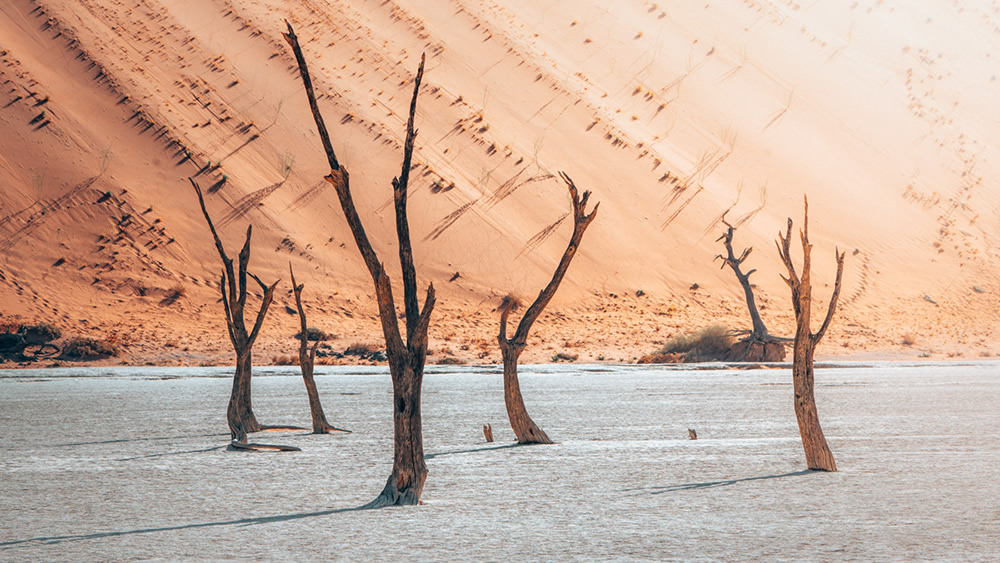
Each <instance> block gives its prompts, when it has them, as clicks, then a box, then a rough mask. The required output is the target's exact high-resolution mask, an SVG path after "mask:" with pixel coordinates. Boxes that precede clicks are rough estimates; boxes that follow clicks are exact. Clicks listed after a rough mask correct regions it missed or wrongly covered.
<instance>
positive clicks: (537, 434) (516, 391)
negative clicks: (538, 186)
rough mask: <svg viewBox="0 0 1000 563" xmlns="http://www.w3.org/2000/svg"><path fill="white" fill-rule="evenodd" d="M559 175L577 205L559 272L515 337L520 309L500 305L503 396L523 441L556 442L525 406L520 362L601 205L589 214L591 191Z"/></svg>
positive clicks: (510, 301) (510, 303)
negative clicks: (511, 325)
mask: <svg viewBox="0 0 1000 563" xmlns="http://www.w3.org/2000/svg"><path fill="white" fill-rule="evenodd" d="M559 176H560V177H562V179H563V181H564V182H566V186H568V187H569V194H570V198H571V200H572V205H573V235H572V236H571V237H570V239H569V245H568V246H567V247H566V251H565V252H563V256H562V260H560V261H559V265H558V266H556V271H555V273H553V274H552V280H551V281H549V284H548V285H547V286H545V288H544V289H542V291H541V292H539V294H538V297H536V298H535V302H534V303H532V304H531V306H530V307H528V310H527V311H525V313H524V316H523V317H521V322H520V323H518V325H517V332H515V333H514V337H513V338H507V318H508V317H509V316H510V313H511V312H512V311H513V310H514V309H515V308H516V302H515V300H514V299H513V298H511V297H507V298H505V299H504V302H503V303H502V304H501V305H500V311H501V312H500V334H499V335H497V342H499V343H500V353H501V355H502V356H503V398H504V403H505V404H506V406H507V418H508V419H509V420H510V426H511V428H512V429H513V430H514V435H515V436H517V441H518V443H520V444H551V443H552V440H550V439H549V437H548V436H547V435H546V434H545V432H544V431H542V429H541V428H539V427H538V425H537V424H535V422H534V421H533V420H531V417H530V416H528V411H527V409H525V407H524V398H523V397H522V396H521V386H520V384H519V382H518V378H517V362H518V358H520V357H521V352H523V351H524V347H525V345H526V344H527V342H528V331H530V330H531V325H533V324H534V323H535V320H536V319H538V316H539V315H541V314H542V310H543V309H545V306H546V305H548V304H549V301H551V300H552V296H553V295H555V294H556V290H557V289H559V284H560V283H562V279H563V276H565V275H566V270H567V269H569V264H570V262H572V261H573V256H575V255H576V251H577V249H578V248H579V247H580V241H581V240H583V233H584V231H586V230H587V227H589V226H590V223H591V222H592V221H593V220H594V217H595V216H596V215H597V208H598V207H599V206H600V203H598V204H596V205H594V209H593V210H592V211H591V212H590V214H587V213H586V208H587V200H588V199H590V192H589V191H585V192H583V197H580V194H579V193H578V192H577V189H576V184H574V183H573V180H571V179H570V177H569V176H567V175H566V174H565V173H563V172H560V173H559Z"/></svg>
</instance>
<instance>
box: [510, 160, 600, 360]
mask: <svg viewBox="0 0 1000 563" xmlns="http://www.w3.org/2000/svg"><path fill="white" fill-rule="evenodd" d="M559 177H560V178H562V180H563V182H565V183H566V187H567V188H568V189H569V195H570V199H571V204H572V207H573V234H572V235H571V236H570V239H569V244H568V245H566V250H565V251H564V252H563V255H562V258H561V259H560V260H559V264H558V265H557V266H556V269H555V272H553V274H552V279H551V280H550V281H549V283H548V285H546V286H545V288H543V289H542V290H541V291H540V292H539V293H538V297H536V298H535V301H534V302H533V303H532V304H531V305H530V306H529V307H528V310H527V311H525V312H524V316H523V317H521V322H519V323H518V325H517V331H516V332H515V333H514V337H513V338H512V339H511V344H514V345H516V346H522V347H523V346H524V345H525V343H526V342H527V340H528V331H530V330H531V325H533V324H534V323H535V320H536V319H538V316H539V315H541V313H542V311H543V310H544V309H545V306H546V305H548V304H549V301H551V300H552V297H553V296H554V295H555V294H556V290H557V289H559V284H560V283H562V280H563V277H564V276H565V275H566V270H568V269H569V265H570V262H572V261H573V257H574V256H575V255H576V251H577V249H578V248H579V247H580V241H581V240H583V233H584V232H585V231H586V230H587V227H589V226H590V223H591V222H593V220H594V218H595V217H596V216H597V208H598V207H600V206H601V204H600V203H598V204H596V205H594V208H593V209H592V210H591V211H590V213H587V201H588V200H589V199H590V191H589V190H588V191H585V192H583V196H582V197H581V196H580V194H579V191H578V190H577V188H576V184H575V183H574V182H573V179H572V178H570V177H569V176H568V175H567V174H566V173H565V172H560V173H559Z"/></svg>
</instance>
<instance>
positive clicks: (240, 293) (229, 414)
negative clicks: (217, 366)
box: [188, 178, 303, 443]
mask: <svg viewBox="0 0 1000 563" xmlns="http://www.w3.org/2000/svg"><path fill="white" fill-rule="evenodd" d="M188 180H189V181H190V182H191V185H192V186H194V191H195V193H197V194H198V204H199V205H201V212H202V214H203V215H204V216H205V221H206V222H208V228H209V230H210V231H212V238H213V239H214V240H215V248H216V250H217V251H218V252H219V258H221V259H222V265H223V270H222V278H221V280H220V282H219V290H220V292H221V293H222V305H223V307H224V308H225V311H226V327H227V328H228V332H229V341H230V342H231V343H232V345H233V350H234V351H235V352H236V373H235V374H234V375H233V391H232V394H231V395H230V397H229V407H228V409H227V410H226V419H227V420H228V422H229V431H230V433H231V434H232V439H233V441H234V442H243V443H246V441H247V434H248V433H250V432H260V431H261V430H303V429H302V428H298V427H286V426H263V425H261V424H260V423H259V422H257V417H256V416H254V413H253V405H252V404H251V392H250V379H251V373H252V369H253V355H252V353H251V351H252V349H253V345H254V342H256V340H257V335H258V334H259V333H260V327H261V326H262V325H263V324H264V317H265V316H266V315H267V309H268V307H270V306H271V301H272V300H273V299H274V288H275V286H277V285H278V282H277V281H276V282H274V283H273V284H271V285H270V286H268V285H267V284H265V283H264V282H263V281H261V280H260V278H258V277H257V276H255V275H254V274H252V273H250V274H248V272H247V267H248V266H249V264H250V236H251V234H252V232H253V226H252V225H249V226H247V236H246V241H245V242H244V243H243V249H242V250H240V254H239V262H238V264H237V269H236V270H233V259H232V258H230V257H229V255H227V254H226V249H225V247H224V246H223V245H222V240H221V239H220V238H219V233H218V232H217V231H216V230H215V225H214V224H213V223H212V217H211V216H210V215H209V214H208V209H207V208H206V207H205V197H204V195H202V193H201V188H200V187H199V186H198V183H197V182H195V181H194V179H192V178H188ZM247 276H250V277H252V278H253V279H254V281H256V282H257V284H258V285H260V289H261V291H262V292H263V294H264V297H263V300H262V301H261V304H260V309H259V310H258V311H257V319H256V321H254V324H253V328H252V329H251V330H250V331H247V326H246V322H245V320H244V318H243V317H244V315H243V313H244V308H245V307H246V302H247ZM279 281H280V280H279Z"/></svg>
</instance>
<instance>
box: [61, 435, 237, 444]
mask: <svg viewBox="0 0 1000 563" xmlns="http://www.w3.org/2000/svg"><path fill="white" fill-rule="evenodd" d="M216 436H227V437H228V436H229V434H219V433H216V434H188V435H186V436H154V437H150V438H121V439H118V440H96V441H93V442H69V443H66V444H52V445H50V446H49V447H50V448H70V447H73V446H94V445H100V444H123V443H128V442H155V441H158V440H184V439H187V438H213V437H216Z"/></svg>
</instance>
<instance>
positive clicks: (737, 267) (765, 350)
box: [715, 215, 785, 362]
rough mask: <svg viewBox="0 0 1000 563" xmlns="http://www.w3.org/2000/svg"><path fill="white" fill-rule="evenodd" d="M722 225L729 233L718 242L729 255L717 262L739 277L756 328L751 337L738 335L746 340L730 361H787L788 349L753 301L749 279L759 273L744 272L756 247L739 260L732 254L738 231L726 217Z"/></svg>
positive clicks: (732, 352) (743, 340) (717, 257)
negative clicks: (786, 353) (734, 236)
mask: <svg viewBox="0 0 1000 563" xmlns="http://www.w3.org/2000/svg"><path fill="white" fill-rule="evenodd" d="M722 223H723V224H724V225H725V226H726V232H724V233H722V236H720V237H719V238H718V239H716V242H719V241H722V244H723V245H724V246H725V247H726V254H725V255H722V254H720V255H718V256H716V257H715V259H716V260H721V261H722V267H723V268H725V267H726V266H729V267H730V269H732V270H733V273H734V274H736V279H737V280H739V282H740V286H742V287H743V296H744V297H745V298H746V302H747V310H748V311H749V312H750V321H751V322H752V324H753V328H752V329H751V330H750V332H749V333H738V334H743V338H741V339H740V341H739V342H737V343H736V344H735V345H734V346H733V347H732V349H731V351H730V358H729V359H730V360H734V361H737V362H742V361H751V362H780V361H781V360H784V359H785V345H784V344H783V343H782V339H781V338H778V337H774V336H771V335H770V334H768V332H767V326H765V325H764V320H763V319H762V318H761V317H760V311H758V310H757V300H756V299H755V298H754V294H753V285H751V283H750V276H751V275H752V274H753V273H754V272H756V271H757V270H756V269H753V270H750V271H748V272H746V273H744V272H743V268H742V266H743V262H744V261H746V259H747V258H748V257H749V256H750V253H751V252H753V247H750V248H746V249H744V250H743V252H742V253H740V256H739V258H737V257H736V253H735V252H733V235H734V234H735V232H736V227H734V226H733V225H731V224H730V223H729V222H728V221H726V219H725V215H723V218H722Z"/></svg>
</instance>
